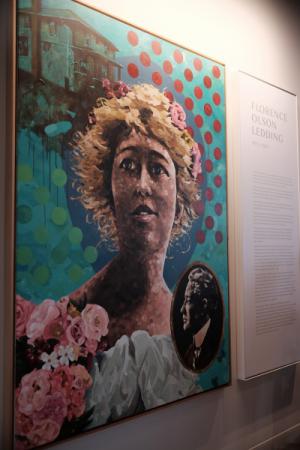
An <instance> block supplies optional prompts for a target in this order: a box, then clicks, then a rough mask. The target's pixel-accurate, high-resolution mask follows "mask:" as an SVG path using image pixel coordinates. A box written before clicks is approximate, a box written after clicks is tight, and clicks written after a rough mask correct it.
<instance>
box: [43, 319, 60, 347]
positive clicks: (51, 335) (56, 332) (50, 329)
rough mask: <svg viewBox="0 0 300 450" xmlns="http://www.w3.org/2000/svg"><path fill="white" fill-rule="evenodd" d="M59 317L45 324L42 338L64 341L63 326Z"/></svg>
mask: <svg viewBox="0 0 300 450" xmlns="http://www.w3.org/2000/svg"><path fill="white" fill-rule="evenodd" d="M64 325H65V324H64V322H63V320H62V319H61V318H57V319H55V320H53V321H52V322H50V323H48V324H47V325H46V326H45V329H44V332H43V338H44V339H45V340H46V341H47V340H48V339H57V340H58V341H60V342H61V343H62V342H65V326H64Z"/></svg>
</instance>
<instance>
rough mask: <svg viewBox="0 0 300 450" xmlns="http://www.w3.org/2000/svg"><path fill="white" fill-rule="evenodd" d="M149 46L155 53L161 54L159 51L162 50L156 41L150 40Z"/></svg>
mask: <svg viewBox="0 0 300 450" xmlns="http://www.w3.org/2000/svg"><path fill="white" fill-rule="evenodd" d="M151 47H152V51H153V53H154V54H155V55H160V54H161V52H162V50H161V45H160V43H159V42H158V41H152V43H151Z"/></svg>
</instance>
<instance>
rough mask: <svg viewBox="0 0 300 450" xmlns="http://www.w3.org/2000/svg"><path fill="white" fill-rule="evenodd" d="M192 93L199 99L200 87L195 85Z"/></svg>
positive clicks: (201, 93)
mask: <svg viewBox="0 0 300 450" xmlns="http://www.w3.org/2000/svg"><path fill="white" fill-rule="evenodd" d="M194 94H195V97H196V98H199V99H200V98H202V97H203V91H202V89H201V87H199V86H196V87H195V89H194Z"/></svg>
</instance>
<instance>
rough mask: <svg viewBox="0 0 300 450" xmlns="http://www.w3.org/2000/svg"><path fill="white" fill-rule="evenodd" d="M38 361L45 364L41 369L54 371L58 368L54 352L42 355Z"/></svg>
mask: <svg viewBox="0 0 300 450" xmlns="http://www.w3.org/2000/svg"><path fill="white" fill-rule="evenodd" d="M40 359H41V360H42V361H43V362H44V363H45V364H43V366H42V369H45V370H51V369H52V368H53V369H55V368H56V367H58V366H59V361H58V358H57V353H56V352H55V351H54V352H52V353H50V355H49V354H48V353H45V352H44V353H42V354H41V356H40Z"/></svg>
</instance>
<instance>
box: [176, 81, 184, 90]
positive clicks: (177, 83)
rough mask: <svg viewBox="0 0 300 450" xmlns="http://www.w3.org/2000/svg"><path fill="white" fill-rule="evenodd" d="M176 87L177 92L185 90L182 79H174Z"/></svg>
mask: <svg viewBox="0 0 300 450" xmlns="http://www.w3.org/2000/svg"><path fill="white" fill-rule="evenodd" d="M174 88H175V91H177V92H182V91H183V84H182V81H180V80H175V81H174Z"/></svg>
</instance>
